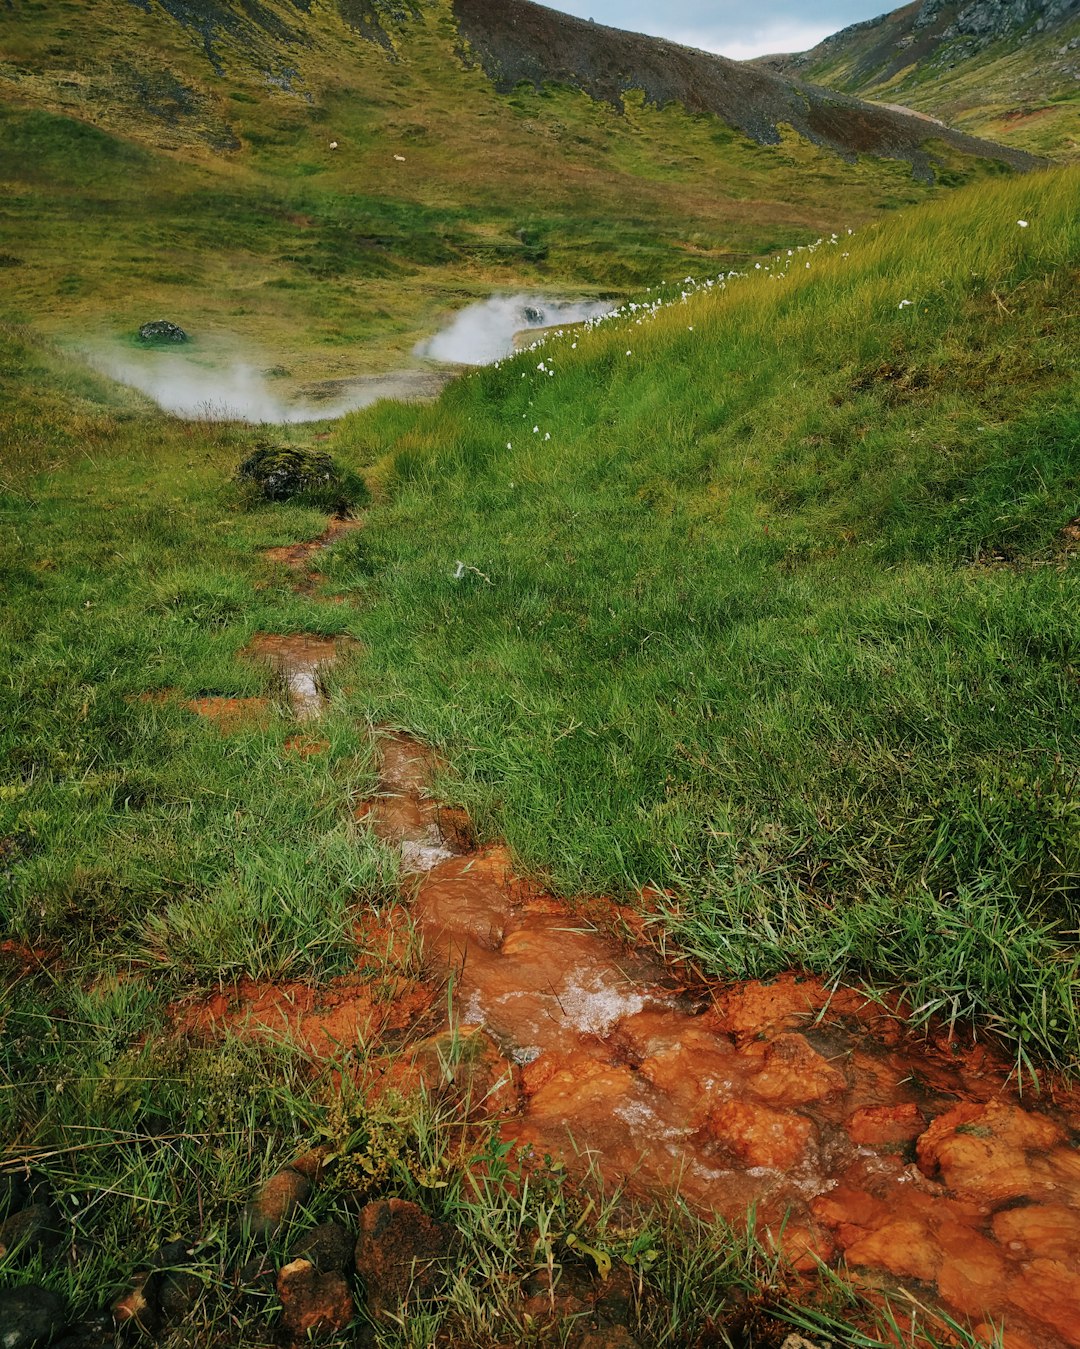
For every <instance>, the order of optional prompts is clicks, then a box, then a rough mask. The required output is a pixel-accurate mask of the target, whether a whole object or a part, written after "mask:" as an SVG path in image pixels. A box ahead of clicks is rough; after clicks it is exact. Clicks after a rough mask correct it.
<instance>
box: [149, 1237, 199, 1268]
mask: <svg viewBox="0 0 1080 1349" xmlns="http://www.w3.org/2000/svg"><path fill="white" fill-rule="evenodd" d="M191 1254H192V1243H191V1242H187V1241H180V1240H177V1241H167V1242H166V1243H165V1245H164V1246H159V1247H158V1248H157V1250H156V1251H155V1252H154V1255H153V1257H152V1259H151V1261H150V1263H151V1265H153V1267H154V1269H183V1268H184V1266H185V1265H187V1264H189V1263H190V1262H191Z"/></svg>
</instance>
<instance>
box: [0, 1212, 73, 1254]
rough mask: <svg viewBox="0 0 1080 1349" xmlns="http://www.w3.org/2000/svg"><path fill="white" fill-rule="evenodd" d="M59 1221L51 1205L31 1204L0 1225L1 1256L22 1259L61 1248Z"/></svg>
mask: <svg viewBox="0 0 1080 1349" xmlns="http://www.w3.org/2000/svg"><path fill="white" fill-rule="evenodd" d="M60 1241H61V1231H60V1218H59V1215H58V1214H57V1212H56V1210H55V1209H54V1208H53V1206H52V1205H51V1204H31V1205H30V1207H29V1208H24V1209H20V1210H19V1212H18V1213H13V1214H12V1215H11V1217H10V1218H7V1219H6V1220H5V1221H4V1223H3V1225H2V1226H0V1255H13V1254H18V1255H21V1256H23V1257H25V1256H27V1255H34V1254H36V1253H37V1252H38V1251H52V1250H55V1249H56V1247H57V1246H59V1245H60Z"/></svg>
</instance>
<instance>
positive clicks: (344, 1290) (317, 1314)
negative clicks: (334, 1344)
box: [277, 1260, 356, 1344]
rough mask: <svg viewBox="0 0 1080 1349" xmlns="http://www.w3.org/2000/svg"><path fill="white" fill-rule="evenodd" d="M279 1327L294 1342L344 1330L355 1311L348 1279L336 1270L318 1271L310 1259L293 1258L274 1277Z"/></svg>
mask: <svg viewBox="0 0 1080 1349" xmlns="http://www.w3.org/2000/svg"><path fill="white" fill-rule="evenodd" d="M277 1291H278V1297H279V1298H280V1299H281V1328H282V1331H283V1332H284V1337H285V1338H286V1339H287V1341H288V1342H291V1343H293V1344H306V1343H308V1341H309V1340H311V1339H313V1338H316V1337H318V1336H322V1335H327V1336H328V1335H337V1334H340V1333H341V1331H343V1330H345V1329H346V1328H347V1327H348V1325H349V1323H350V1322H351V1321H352V1319H353V1315H354V1313H355V1311H356V1307H355V1304H354V1303H353V1296H352V1291H351V1289H350V1288H349V1284H348V1280H347V1279H346V1278H345V1276H344V1274H342V1273H340V1271H338V1270H331V1271H330V1272H328V1273H320V1272H319V1271H318V1270H317V1269H316V1268H315V1266H314V1265H313V1264H312V1263H311V1261H310V1260H293V1261H292V1263H291V1264H288V1265H286V1266H285V1268H284V1269H283V1270H281V1272H280V1273H279V1274H278V1277H277Z"/></svg>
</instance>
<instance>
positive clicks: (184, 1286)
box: [158, 1269, 203, 1323]
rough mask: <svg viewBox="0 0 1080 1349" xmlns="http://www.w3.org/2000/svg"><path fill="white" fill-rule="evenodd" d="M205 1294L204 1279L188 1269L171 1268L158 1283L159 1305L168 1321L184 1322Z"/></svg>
mask: <svg viewBox="0 0 1080 1349" xmlns="http://www.w3.org/2000/svg"><path fill="white" fill-rule="evenodd" d="M202 1295H203V1281H202V1279H200V1278H199V1276H198V1275H197V1274H193V1273H192V1272H191V1270H189V1269H187V1270H185V1269H170V1270H168V1271H166V1272H165V1273H164V1274H162V1276H161V1281H160V1283H159V1284H158V1305H159V1306H160V1307H161V1314H162V1316H163V1317H164V1318H165V1320H166V1321H170V1322H173V1323H179V1322H182V1321H183V1320H184V1319H185V1317H187V1316H189V1315H190V1314H191V1312H192V1310H193V1309H194V1307H195V1305H196V1303H197V1302H198V1301H199V1299H200V1298H201V1297H202Z"/></svg>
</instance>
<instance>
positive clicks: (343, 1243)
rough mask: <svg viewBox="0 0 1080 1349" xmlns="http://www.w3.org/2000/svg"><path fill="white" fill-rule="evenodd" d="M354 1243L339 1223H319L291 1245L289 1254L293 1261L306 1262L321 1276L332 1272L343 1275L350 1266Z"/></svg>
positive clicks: (350, 1235)
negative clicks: (335, 1271)
mask: <svg viewBox="0 0 1080 1349" xmlns="http://www.w3.org/2000/svg"><path fill="white" fill-rule="evenodd" d="M355 1248H356V1242H355V1240H354V1238H353V1236H352V1234H351V1233H350V1232H349V1229H348V1228H347V1227H343V1226H342V1225H341V1223H320V1224H319V1226H318V1227H313V1228H312V1229H311V1231H310V1232H305V1233H304V1235H303V1236H302V1237H301V1238H300V1240H299V1241H297V1242H295V1243H294V1244H293V1247H292V1250H291V1252H290V1254H291V1255H292V1258H293V1259H294V1260H307V1261H309V1262H310V1263H311V1264H312V1265H314V1266H315V1268H316V1269H317V1270H318V1271H319V1272H320V1273H321V1274H328V1273H331V1272H332V1271H334V1270H337V1271H338V1272H339V1273H342V1274H344V1273H345V1272H346V1271H347V1270H348V1268H349V1266H350V1265H351V1264H352V1260H353V1252H354V1250H355Z"/></svg>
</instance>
